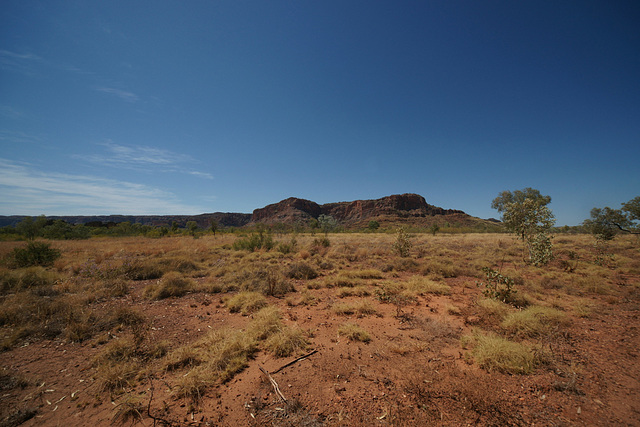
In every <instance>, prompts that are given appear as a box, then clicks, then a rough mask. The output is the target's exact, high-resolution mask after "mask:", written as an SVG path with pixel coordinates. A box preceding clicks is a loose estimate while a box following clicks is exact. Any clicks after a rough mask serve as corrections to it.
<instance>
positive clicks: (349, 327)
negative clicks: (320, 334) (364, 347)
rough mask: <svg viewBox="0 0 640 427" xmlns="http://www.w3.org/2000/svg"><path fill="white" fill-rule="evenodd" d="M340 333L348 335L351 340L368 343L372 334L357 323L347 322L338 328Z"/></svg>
mask: <svg viewBox="0 0 640 427" xmlns="http://www.w3.org/2000/svg"><path fill="white" fill-rule="evenodd" d="M338 335H342V336H344V337H346V338H347V339H348V340H349V341H360V342H364V343H368V342H369V341H371V335H369V333H368V332H367V331H365V330H364V329H362V328H361V327H360V326H358V325H356V324H355V323H345V324H343V325H341V326H340V327H339V328H338Z"/></svg>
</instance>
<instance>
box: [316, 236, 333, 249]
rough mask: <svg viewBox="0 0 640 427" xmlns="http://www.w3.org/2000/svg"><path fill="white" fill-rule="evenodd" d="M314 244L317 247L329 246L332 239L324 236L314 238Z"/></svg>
mask: <svg viewBox="0 0 640 427" xmlns="http://www.w3.org/2000/svg"><path fill="white" fill-rule="evenodd" d="M312 246H315V247H317V248H328V247H329V246H331V241H330V240H329V238H328V237H322V238H320V239H313V244H312Z"/></svg>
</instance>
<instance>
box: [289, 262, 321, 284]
mask: <svg viewBox="0 0 640 427" xmlns="http://www.w3.org/2000/svg"><path fill="white" fill-rule="evenodd" d="M287 277H288V278H290V279H297V280H311V279H315V278H316V277H318V272H317V271H316V270H314V269H313V267H311V266H310V265H309V264H307V263H304V262H298V263H294V264H291V266H290V267H289V270H288V271H287Z"/></svg>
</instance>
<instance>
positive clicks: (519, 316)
mask: <svg viewBox="0 0 640 427" xmlns="http://www.w3.org/2000/svg"><path fill="white" fill-rule="evenodd" d="M566 321H567V316H566V314H565V313H563V312H562V311H560V310H556V309H555V308H551V307H541V306H533V307H529V308H527V309H525V310H522V311H516V312H513V313H510V314H509V315H507V316H506V317H505V318H504V320H503V321H502V327H503V328H504V329H505V330H506V331H507V332H509V333H512V334H513V335H515V336H522V337H538V336H542V335H545V334H548V333H550V332H551V331H552V330H553V329H554V328H557V327H558V326H560V325H562V324H564V323H566Z"/></svg>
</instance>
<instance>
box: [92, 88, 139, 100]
mask: <svg viewBox="0 0 640 427" xmlns="http://www.w3.org/2000/svg"><path fill="white" fill-rule="evenodd" d="M96 90H97V91H98V92H103V93H108V94H109V95H115V96H117V97H118V98H120V99H122V100H124V101H127V102H137V101H139V100H140V97H139V96H138V95H136V94H135V93H132V92H127V91H126V90H121V89H116V88H112V87H96Z"/></svg>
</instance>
